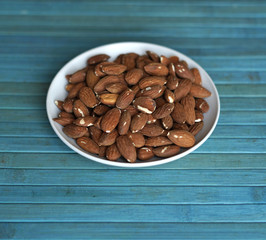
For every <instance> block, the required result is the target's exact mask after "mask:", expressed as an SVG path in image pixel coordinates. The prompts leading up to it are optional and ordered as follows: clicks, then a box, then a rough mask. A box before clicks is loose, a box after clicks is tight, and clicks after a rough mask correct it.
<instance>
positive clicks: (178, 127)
mask: <svg viewBox="0 0 266 240" xmlns="http://www.w3.org/2000/svg"><path fill="white" fill-rule="evenodd" d="M173 129H176V130H185V131H189V128H188V126H187V124H185V123H174V124H173Z"/></svg>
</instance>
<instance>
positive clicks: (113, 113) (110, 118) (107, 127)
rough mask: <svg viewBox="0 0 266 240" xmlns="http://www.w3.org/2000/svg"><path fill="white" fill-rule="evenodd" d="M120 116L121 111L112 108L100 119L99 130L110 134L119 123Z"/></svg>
mask: <svg viewBox="0 0 266 240" xmlns="http://www.w3.org/2000/svg"><path fill="white" fill-rule="evenodd" d="M120 116H121V110H120V109H118V108H112V109H111V110H109V111H108V112H107V113H106V114H105V115H104V116H103V118H102V121H101V129H102V130H103V131H104V132H107V133H110V132H112V131H113V130H114V129H115V128H116V126H117V125H118V123H119V120H120Z"/></svg>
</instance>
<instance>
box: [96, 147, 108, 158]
mask: <svg viewBox="0 0 266 240" xmlns="http://www.w3.org/2000/svg"><path fill="white" fill-rule="evenodd" d="M106 149H107V146H99V154H98V155H99V157H101V158H103V157H105V156H106V154H105V153H106Z"/></svg>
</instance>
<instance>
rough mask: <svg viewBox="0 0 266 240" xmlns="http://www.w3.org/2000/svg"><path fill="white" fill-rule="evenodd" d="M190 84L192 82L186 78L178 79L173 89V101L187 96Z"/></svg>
mask: <svg viewBox="0 0 266 240" xmlns="http://www.w3.org/2000/svg"><path fill="white" fill-rule="evenodd" d="M191 86H192V82H191V81H190V80H188V79H182V80H180V82H179V84H178V87H177V88H176V89H175V91H174V94H175V101H180V100H181V99H182V98H183V97H185V96H187V94H188V93H189V91H190V88H191Z"/></svg>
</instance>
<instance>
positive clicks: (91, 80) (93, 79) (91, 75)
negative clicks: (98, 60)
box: [86, 67, 100, 89]
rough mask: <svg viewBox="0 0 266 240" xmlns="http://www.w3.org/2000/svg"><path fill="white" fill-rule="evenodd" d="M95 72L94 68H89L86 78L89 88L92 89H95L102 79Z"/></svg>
mask: <svg viewBox="0 0 266 240" xmlns="http://www.w3.org/2000/svg"><path fill="white" fill-rule="evenodd" d="M94 71H95V70H94V67H93V68H89V70H88V72H87V76H86V83H87V86H88V87H89V88H91V89H94V87H95V85H96V83H97V82H98V81H99V80H100V77H98V76H96V75H95V72H94Z"/></svg>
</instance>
